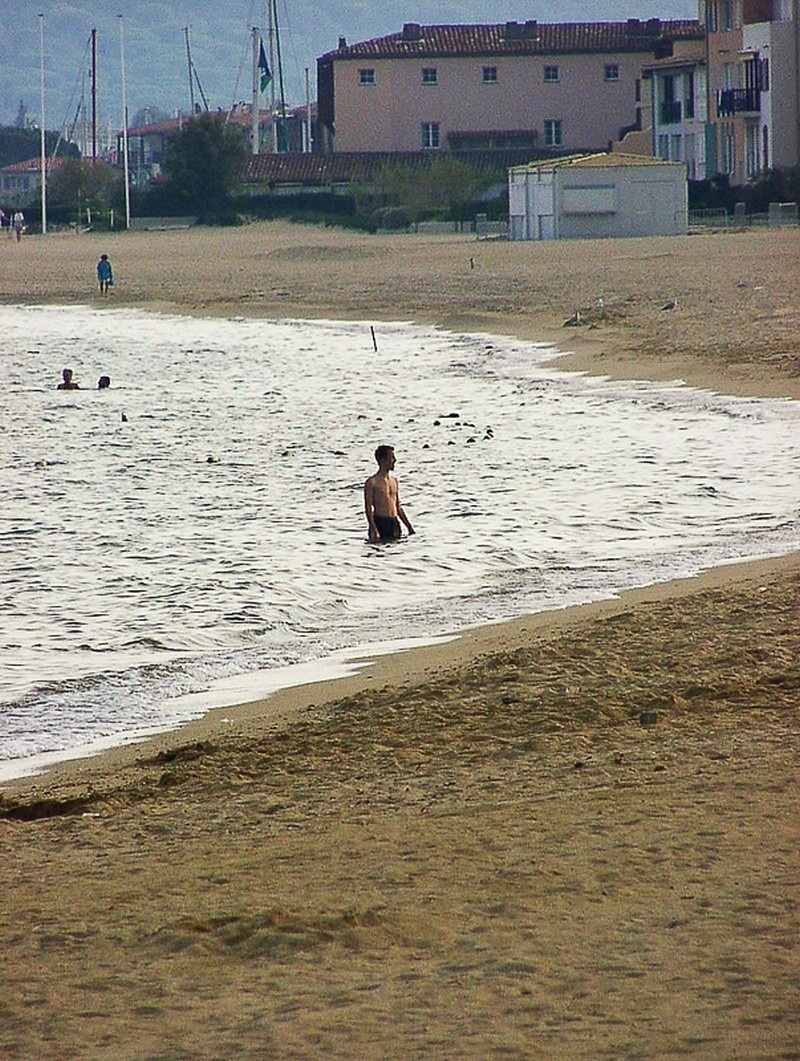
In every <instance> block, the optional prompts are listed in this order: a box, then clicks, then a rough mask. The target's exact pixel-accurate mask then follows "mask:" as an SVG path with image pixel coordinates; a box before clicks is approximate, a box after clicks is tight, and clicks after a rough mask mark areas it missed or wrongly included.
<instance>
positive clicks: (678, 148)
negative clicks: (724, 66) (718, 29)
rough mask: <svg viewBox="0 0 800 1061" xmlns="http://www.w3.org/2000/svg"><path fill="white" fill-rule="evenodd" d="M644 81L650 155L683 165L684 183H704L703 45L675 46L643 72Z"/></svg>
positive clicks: (705, 83)
mask: <svg viewBox="0 0 800 1061" xmlns="http://www.w3.org/2000/svg"><path fill="white" fill-rule="evenodd" d="M643 78H644V80H643V92H642V99H643V102H644V104H645V107H646V112H647V113H646V117H647V119H648V123H647V124H648V128H649V130H650V137H649V142H648V148H649V150H650V152H651V153H652V154H653V155H654V156H655V157H656V158H660V159H663V160H665V161H668V162H683V163H685V165H686V175H687V177H688V179H689V180H703V179H704V178H705V177H706V176H707V167H706V129H707V125H708V122H707V115H708V79H707V72H706V48H705V41H685V42H679V43H677V44H676V46H675V47H674V49H672V50H671V54H670V55H667V56H664V57H662V58H659V59H657V60H656V61H655V62H653V63H652V64H650V65H648V66H646V67H645V69H644V74H643Z"/></svg>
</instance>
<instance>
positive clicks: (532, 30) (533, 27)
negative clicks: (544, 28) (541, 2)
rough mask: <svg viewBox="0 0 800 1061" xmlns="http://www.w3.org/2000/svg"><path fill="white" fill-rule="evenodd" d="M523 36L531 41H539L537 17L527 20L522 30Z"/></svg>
mask: <svg viewBox="0 0 800 1061" xmlns="http://www.w3.org/2000/svg"><path fill="white" fill-rule="evenodd" d="M522 35H523V37H525V39H526V40H529V41H538V39H539V23H538V22H537V20H536V19H535V18H529V19H527V20H526V22H525V26H524V27H523V31H522Z"/></svg>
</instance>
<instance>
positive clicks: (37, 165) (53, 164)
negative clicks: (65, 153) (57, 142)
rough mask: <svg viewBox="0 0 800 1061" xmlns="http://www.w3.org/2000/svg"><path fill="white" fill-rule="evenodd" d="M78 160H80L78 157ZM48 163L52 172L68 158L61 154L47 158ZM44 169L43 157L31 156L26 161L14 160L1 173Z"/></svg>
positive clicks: (37, 171)
mask: <svg viewBox="0 0 800 1061" xmlns="http://www.w3.org/2000/svg"><path fill="white" fill-rule="evenodd" d="M76 161H80V160H79V159H76ZM45 162H46V164H47V172H48V173H50V172H51V171H52V170H54V169H60V168H61V167H62V166H63V165H64V163H65V162H66V159H65V158H63V157H62V156H61V155H59V156H58V158H48V159H46V160H45ZM41 169H42V160H41V158H39V157H37V158H29V159H27V160H26V161H25V162H12V163H11V165H10V166H3V168H2V170H0V173H40V172H41Z"/></svg>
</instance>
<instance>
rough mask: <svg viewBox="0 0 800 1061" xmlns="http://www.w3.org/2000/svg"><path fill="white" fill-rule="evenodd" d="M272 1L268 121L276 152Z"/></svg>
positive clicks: (269, 19) (268, 6)
mask: <svg viewBox="0 0 800 1061" xmlns="http://www.w3.org/2000/svg"><path fill="white" fill-rule="evenodd" d="M272 4H273V0H267V12H268V22H267V25H268V26H269V71H270V74H271V75H272V77H271V79H270V83H269V120H270V128H271V130H272V152H273V154H275V153H276V152H277V150H278V127H277V125H276V123H275V19H274V17H273V10H272Z"/></svg>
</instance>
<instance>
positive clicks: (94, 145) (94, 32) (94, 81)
mask: <svg viewBox="0 0 800 1061" xmlns="http://www.w3.org/2000/svg"><path fill="white" fill-rule="evenodd" d="M92 162H93V163H96V162H97V30H96V29H93V30H92Z"/></svg>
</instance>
